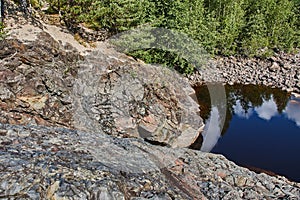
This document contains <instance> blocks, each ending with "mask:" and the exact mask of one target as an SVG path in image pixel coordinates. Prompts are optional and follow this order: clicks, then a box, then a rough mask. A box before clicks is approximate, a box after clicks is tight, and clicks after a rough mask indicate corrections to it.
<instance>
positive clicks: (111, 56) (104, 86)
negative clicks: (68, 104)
mask: <svg viewBox="0 0 300 200" xmlns="http://www.w3.org/2000/svg"><path fill="white" fill-rule="evenodd" d="M74 94H75V96H74V99H75V102H76V103H77V104H76V105H75V106H74V108H75V118H74V120H75V121H76V122H75V125H76V126H78V127H77V128H78V129H80V130H89V131H91V130H103V131H104V132H106V133H107V134H112V135H117V136H122V137H124V136H125V137H142V138H145V139H146V140H147V141H150V142H151V141H152V142H158V143H160V144H162V145H169V146H172V147H188V146H189V145H190V144H192V143H193V142H194V141H195V139H196V138H197V137H198V135H199V133H200V132H201V131H202V128H203V126H204V124H203V121H202V119H201V117H200V115H199V105H198V104H197V102H196V101H195V100H194V99H196V98H193V96H194V95H195V92H194V90H193V89H192V88H191V87H190V85H189V83H188V81H187V80H186V79H185V78H183V77H181V76H180V75H179V74H177V73H176V72H175V71H173V70H170V69H167V68H163V67H161V66H154V65H146V64H144V63H142V62H137V61H136V60H134V59H132V58H130V57H128V56H126V55H124V54H121V53H118V52H116V51H115V50H114V49H113V48H109V47H108V46H107V44H105V43H103V44H102V45H101V46H99V47H98V49H97V50H95V51H94V52H92V53H91V54H90V55H89V56H87V57H86V58H85V59H84V60H83V61H81V62H80V63H79V71H78V77H77V80H76V83H75V84H74Z"/></svg>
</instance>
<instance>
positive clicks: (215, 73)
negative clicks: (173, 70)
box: [189, 50, 300, 93]
mask: <svg viewBox="0 0 300 200" xmlns="http://www.w3.org/2000/svg"><path fill="white" fill-rule="evenodd" d="M189 80H190V82H191V84H192V85H201V84H205V83H209V82H220V83H224V84H230V85H233V84H236V83H237V84H254V85H266V86H270V87H276V88H280V89H283V90H286V91H288V92H292V91H293V92H298V93H299V92H300V50H299V51H298V52H297V53H295V54H293V55H292V54H291V55H288V54H285V53H282V52H280V53H277V54H276V55H275V56H274V57H271V58H269V59H265V60H261V59H258V58H238V57H216V58H215V59H212V60H210V61H209V63H208V66H207V67H206V68H204V69H202V68H200V69H199V71H196V72H195V73H194V74H193V75H191V76H190V77H189Z"/></svg>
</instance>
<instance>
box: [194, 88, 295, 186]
mask: <svg viewBox="0 0 300 200" xmlns="http://www.w3.org/2000/svg"><path fill="white" fill-rule="evenodd" d="M257 88H258V86H240V85H238V86H228V87H226V93H227V97H228V99H227V101H228V104H227V114H226V121H225V125H224V127H225V128H224V129H223V130H220V128H219V124H220V121H221V120H220V117H221V116H220V115H221V114H222V113H220V112H219V109H218V107H220V106H221V105H218V104H216V105H212V106H211V105H209V104H210V102H209V103H208V102H207V101H208V100H209V99H205V98H203V97H204V96H205V95H208V93H207V92H208V91H205V89H204V90H203V88H202V89H199V88H198V89H197V88H196V91H197V95H198V100H199V103H200V109H201V110H202V111H203V110H204V113H202V115H201V116H203V115H204V118H206V127H205V130H204V131H203V133H202V135H201V136H200V137H199V138H198V140H197V143H200V144H198V145H196V144H193V145H192V146H191V148H194V149H195V147H197V148H196V149H200V150H201V151H204V152H213V153H220V154H223V155H225V156H226V157H227V158H228V159H230V160H233V161H235V162H236V163H238V164H240V165H243V166H251V167H257V168H261V169H264V170H269V171H272V172H275V173H277V174H281V175H285V176H287V177H288V178H290V179H292V180H295V181H298V182H300V171H298V170H300V156H298V153H300V98H299V97H298V98H297V97H295V96H293V95H290V94H288V93H286V92H283V91H280V90H276V89H270V88H266V87H261V86H259V89H257ZM200 93H201V94H200ZM254 93H255V94H254ZM257 93H259V94H257ZM201 95H204V96H202V97H201ZM203 99H205V102H204V101H203ZM205 115H206V116H205ZM199 147H200V148H199Z"/></svg>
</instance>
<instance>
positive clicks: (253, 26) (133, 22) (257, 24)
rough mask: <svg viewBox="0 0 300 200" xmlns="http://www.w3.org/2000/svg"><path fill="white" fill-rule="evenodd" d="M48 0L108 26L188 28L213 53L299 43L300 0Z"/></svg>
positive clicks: (259, 51) (73, 15) (67, 13)
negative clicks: (144, 25)
mask: <svg viewBox="0 0 300 200" xmlns="http://www.w3.org/2000/svg"><path fill="white" fill-rule="evenodd" d="M49 2H50V3H51V5H52V7H55V8H56V9H59V10H60V11H61V12H62V13H63V17H64V18H65V19H66V20H72V21H73V22H75V23H85V24H86V25H88V26H89V27H91V28H94V29H103V28H104V29H107V30H109V31H111V32H120V31H124V30H128V29H131V28H134V27H137V26H139V25H142V24H149V25H151V26H154V27H164V28H168V29H173V30H177V31H179V32H182V33H185V34H187V35H188V36H190V37H191V38H193V39H194V40H196V41H198V42H199V43H200V44H201V45H202V46H203V47H204V48H205V49H206V50H207V51H208V52H210V53H213V54H221V55H236V54H239V55H245V56H266V55H269V54H272V52H273V51H274V50H285V51H292V50H293V49H295V48H299V44H300V39H299V38H300V30H299V29H300V1H299V0H55V1H50V0H49ZM154 52H155V51H154V50H147V53H146V52H144V53H141V52H139V53H137V52H135V54H139V55H144V56H145V54H147V56H146V57H147V59H148V60H149V56H151V55H149V54H152V53H153V56H154V57H155V60H156V58H157V57H158V54H157V53H158V52H156V53H154ZM160 54H161V56H160V58H161V59H164V58H166V57H167V59H166V60H168V59H169V56H170V55H171V54H170V53H167V52H164V53H162V52H160ZM142 57H143V56H142ZM171 57H172V56H171ZM153 59H154V58H153ZM150 60H151V59H150ZM176 62H177V61H176ZM170 64H171V65H172V63H170ZM173 64H175V61H174V63H173ZM177 64H178V63H177Z"/></svg>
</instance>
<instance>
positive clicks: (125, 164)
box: [0, 4, 300, 200]
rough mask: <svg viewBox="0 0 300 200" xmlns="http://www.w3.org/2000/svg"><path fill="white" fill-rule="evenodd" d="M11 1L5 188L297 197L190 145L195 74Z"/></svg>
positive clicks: (2, 154)
mask: <svg viewBox="0 0 300 200" xmlns="http://www.w3.org/2000/svg"><path fill="white" fill-rule="evenodd" d="M10 6H11V7H10V9H9V10H10V12H11V16H9V15H7V16H8V17H7V19H6V22H5V23H6V25H7V29H6V30H7V31H8V37H7V38H6V39H5V40H3V41H1V42H0V59H1V60H0V108H1V109H0V144H1V146H0V161H1V162H0V198H2V199H101V200H102V199H300V184H299V183H294V182H290V181H289V180H287V179H286V178H284V177H271V176H268V175H266V174H256V173H254V172H252V171H249V170H248V169H246V168H242V167H239V166H237V165H236V164H234V163H232V162H230V161H228V160H227V159H226V158H225V157H223V156H220V155H214V154H209V153H203V152H199V151H193V150H189V149H187V148H185V147H188V146H189V145H190V144H192V143H193V142H194V141H195V139H196V138H197V137H198V135H199V134H200V133H201V131H202V129H203V126H204V124H203V121H202V119H201V117H200V116H199V113H198V112H199V108H198V105H197V102H196V101H195V97H194V90H193V89H192V88H191V86H190V84H189V80H188V79H186V78H184V77H182V76H180V75H178V74H177V73H176V72H174V71H172V70H169V69H166V68H161V67H159V66H154V65H146V64H144V63H143V62H141V61H136V60H134V59H133V58H131V57H128V56H126V55H125V54H122V53H119V52H117V51H116V50H115V49H114V48H113V47H112V46H110V45H109V44H107V43H105V42H99V43H97V44H96V45H95V46H96V47H95V48H91V47H89V46H82V45H81V44H80V43H79V42H78V41H76V40H75V39H74V38H73V36H72V35H71V34H69V33H68V31H67V30H66V29H65V28H64V27H61V26H60V27H57V26H52V25H49V24H46V23H44V22H43V21H40V20H38V19H34V20H33V19H25V18H23V16H22V13H20V12H18V11H17V9H16V8H14V5H13V4H12V5H10ZM297 58H298V57H297ZM220 62H221V61H220ZM274 62H275V61H273V63H274ZM296 62H298V61H296ZM298 63H299V62H298ZM211 69H212V68H211ZM217 69H218V68H217ZM220 69H221V68H220ZM234 69H235V68H234ZM282 69H283V68H282V67H281V66H280V64H279V69H278V70H282ZM298 69H299V68H297V67H295V69H290V70H298ZM284 70H286V69H284ZM241 71H242V70H241ZM227 73H228V74H227V75H228V76H225V75H224V73H223V72H220V74H221V75H222V77H223V78H224V77H230V73H233V72H227ZM261 73H262V72H261ZM295 73H296V72H295ZM278 74H280V73H279V71H278ZM207 75H209V74H207ZM221 75H218V74H217V73H214V76H212V75H209V77H210V78H211V79H206V78H205V79H203V80H205V81H208V80H217V81H222V80H224V79H218V77H219V76H220V77H221ZM279 76H280V75H278V77H279ZM196 77H197V76H196ZM198 78H199V76H198ZM200 78H201V77H200ZM193 80H195V78H194V79H193ZM203 80H202V83H203ZM291 80H292V79H291ZM196 81H198V82H199V81H201V80H200V79H199V80H196ZM226 81H229V80H225V82H226ZM295 83H296V82H295ZM293 87H294V86H293Z"/></svg>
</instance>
